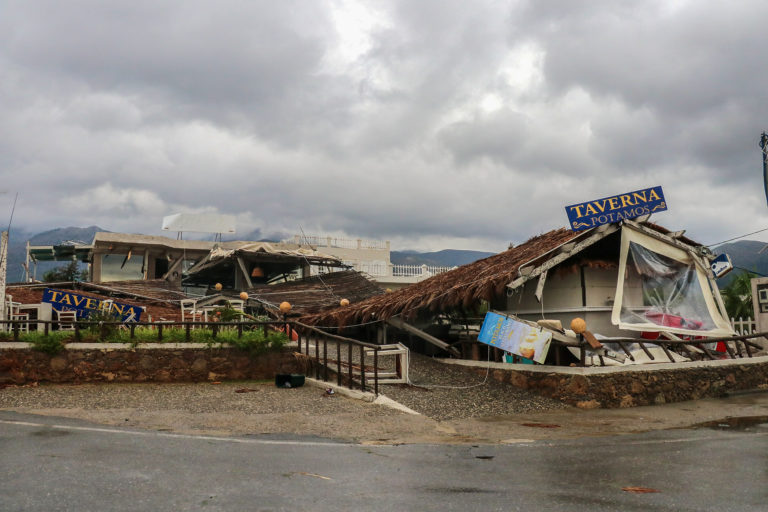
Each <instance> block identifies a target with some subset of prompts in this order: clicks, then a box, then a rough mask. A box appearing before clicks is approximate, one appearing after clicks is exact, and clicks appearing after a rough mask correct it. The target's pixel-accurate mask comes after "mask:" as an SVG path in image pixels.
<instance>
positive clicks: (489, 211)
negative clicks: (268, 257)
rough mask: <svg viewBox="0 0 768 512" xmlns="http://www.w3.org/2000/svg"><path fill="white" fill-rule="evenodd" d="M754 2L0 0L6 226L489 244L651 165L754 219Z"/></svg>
mask: <svg viewBox="0 0 768 512" xmlns="http://www.w3.org/2000/svg"><path fill="white" fill-rule="evenodd" d="M764 7H765V6H764V3H763V2H757V1H733V0H728V1H717V0H710V1H707V2H701V1H685V0H656V1H634V2H631V1H627V2H617V1H615V0H605V1H601V0H590V1H584V2H579V1H565V0H562V1H547V0H530V1H514V0H512V1H503V0H487V1H485V0H474V1H472V2H466V1H463V0H455V1H454V0H402V1H380V0H379V1H371V2H363V1H351V0H307V1H298V0H296V1H293V0H282V1H279V2H275V1H260V0H218V1H216V2H210V1H199V0H184V1H181V0H179V1H170V0H168V1H163V2H157V1H153V0H130V1H128V0H125V1H124V0H120V1H117V0H111V1H109V2H103V1H100V0H91V1H89V0H77V1H74V0H73V1H69V2H60V1H58V0H51V1H42V0H40V1H32V0H19V1H5V0H0V179H1V182H0V189H2V191H3V192H4V193H3V194H2V195H0V224H2V223H4V222H5V221H3V220H2V219H3V218H6V219H7V217H8V215H9V214H10V209H11V204H12V202H13V197H14V194H16V193H18V197H19V198H18V204H17V207H16V212H15V215H14V225H15V226H18V227H23V228H24V229H27V230H29V231H32V232H36V231H41V230H46V229H50V228H54V227H63V226H89V225H93V224H97V225H99V226H101V227H103V228H105V229H109V230H112V231H123V232H137V233H147V234H160V233H161V232H160V226H161V222H162V218H163V216H165V215H169V214H173V213H182V212H183V213H202V212H216V213H224V214H231V215H235V216H237V228H238V232H240V233H243V234H244V233H249V232H251V231H253V230H255V229H259V230H261V232H262V233H264V234H273V233H286V234H292V233H296V232H298V231H299V229H303V231H304V232H305V233H307V234H333V235H337V236H348V237H352V238H358V237H362V238H373V239H387V240H391V241H392V243H393V248H395V249H409V248H410V249H421V250H436V249H442V248H464V249H478V250H492V251H498V250H502V249H505V248H506V247H507V245H508V244H509V242H514V243H519V242H521V241H524V240H526V239H527V238H529V237H530V236H532V235H535V234H538V233H541V232H544V231H548V230H550V229H553V228H556V227H560V226H565V225H566V224H567V218H566V215H565V210H564V206H565V205H568V204H572V203H577V202H581V201H587V200H590V199H597V198H600V197H604V196H608V195H613V194H618V193H622V192H627V191H631V190H636V189H640V188H646V187H650V186H655V185H661V186H662V187H663V189H664V192H665V195H666V198H667V202H668V206H669V211H668V212H664V213H660V214H658V215H657V216H655V217H654V220H655V221H657V222H658V223H660V224H663V225H665V226H667V227H668V228H670V229H683V228H685V229H687V230H688V235H689V236H691V237H692V238H694V239H697V240H699V241H700V242H702V243H706V244H708V243H714V242H718V241H721V240H725V239H727V238H730V237H732V236H737V235H741V234H744V233H747V232H750V231H754V230H758V229H762V228H766V227H768V207H767V206H766V199H765V196H764V193H763V188H762V165H761V154H760V150H759V148H758V145H757V144H758V140H759V136H760V133H761V132H762V131H763V130H768V115H766V114H767V113H768V112H767V111H768V108H767V107H768V65H766V63H765V54H766V50H768V44H766V43H768V30H766V22H765V16H764V14H765V11H764ZM766 235H768V233H763V234H761V235H755V236H753V237H750V238H752V239H760V240H768V236H766Z"/></svg>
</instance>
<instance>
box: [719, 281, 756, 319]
mask: <svg viewBox="0 0 768 512" xmlns="http://www.w3.org/2000/svg"><path fill="white" fill-rule="evenodd" d="M754 277H757V275H756V274H753V273H751V272H742V273H740V274H738V275H737V276H736V277H735V278H733V280H732V281H731V282H730V283H729V284H728V286H726V287H725V288H723V289H722V290H721V291H720V294H721V295H722V297H723V303H724V304H725V310H726V311H727V312H728V316H729V317H731V318H752V317H753V316H754V310H753V308H752V283H751V279H752V278H754Z"/></svg>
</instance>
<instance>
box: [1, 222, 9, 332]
mask: <svg viewBox="0 0 768 512" xmlns="http://www.w3.org/2000/svg"><path fill="white" fill-rule="evenodd" d="M7 269H8V232H7V231H3V232H2V233H0V320H8V319H7V318H5V308H6V304H5V275H6V270H7Z"/></svg>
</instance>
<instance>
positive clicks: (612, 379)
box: [457, 356, 768, 409]
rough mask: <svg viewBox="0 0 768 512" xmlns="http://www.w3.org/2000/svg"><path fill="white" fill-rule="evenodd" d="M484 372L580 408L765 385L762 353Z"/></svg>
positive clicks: (767, 360)
mask: <svg viewBox="0 0 768 512" xmlns="http://www.w3.org/2000/svg"><path fill="white" fill-rule="evenodd" d="M457 364H467V365H469V364H470V363H466V362H462V363H457ZM472 366H476V368H475V371H476V372H477V373H478V374H481V375H485V372H486V371H487V369H486V366H487V364H486V363H483V365H482V367H479V366H477V365H476V364H475V365H472ZM525 366H528V368H524V367H525ZM489 376H490V377H491V378H493V379H495V380H497V381H499V382H508V383H510V384H512V385H514V386H517V387H519V388H522V389H530V390H531V391H535V392H537V393H540V394H542V395H544V396H548V397H551V398H554V399H556V400H562V401H563V402H566V403H568V404H571V405H575V406H577V407H580V408H585V409H593V408H601V407H602V408H609V409H611V408H620V407H636V406H640V405H659V404H663V403H668V402H683V401H686V400H697V399H699V398H706V397H718V396H722V395H723V394H725V393H727V392H732V391H739V390H750V389H768V356H762V357H754V358H750V359H737V360H733V359H728V360H719V361H699V362H695V363H677V364H674V365H673V364H657V365H638V366H634V367H631V368H608V367H603V368H570V367H569V368H558V369H557V371H552V367H550V368H548V369H542V370H533V369H530V366H529V365H509V364H496V363H491V371H490V375H489Z"/></svg>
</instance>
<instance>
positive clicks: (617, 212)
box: [565, 186, 667, 231]
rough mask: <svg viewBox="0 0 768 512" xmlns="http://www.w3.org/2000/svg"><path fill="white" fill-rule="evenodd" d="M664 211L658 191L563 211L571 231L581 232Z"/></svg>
mask: <svg viewBox="0 0 768 512" xmlns="http://www.w3.org/2000/svg"><path fill="white" fill-rule="evenodd" d="M666 209H667V202H666V201H665V200H664V192H663V191H662V190H661V187H660V186H659V187H651V188H646V189H643V190H635V191H634V192H627V193H626V194H619V195H616V196H610V197H604V198H602V199H597V200H595V201H588V202H586V203H579V204H572V205H570V206H566V207H565V212H566V213H567V214H568V222H569V224H570V225H571V229H573V230H574V231H581V230H583V229H589V228H593V227H595V226H600V225H601V224H610V223H612V222H619V221H620V220H624V219H634V218H635V217H640V216H642V215H649V214H651V213H656V212H662V211H664V210H666Z"/></svg>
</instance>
